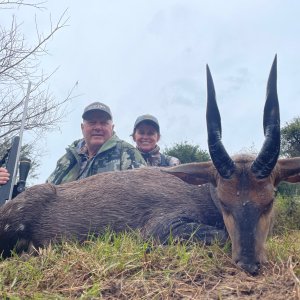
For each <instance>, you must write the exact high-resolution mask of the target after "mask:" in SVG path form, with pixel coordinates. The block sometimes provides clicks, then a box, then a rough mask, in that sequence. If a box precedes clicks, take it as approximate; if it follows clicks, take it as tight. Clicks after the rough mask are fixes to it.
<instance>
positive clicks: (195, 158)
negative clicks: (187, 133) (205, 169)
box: [164, 141, 210, 163]
mask: <svg viewBox="0 0 300 300" xmlns="http://www.w3.org/2000/svg"><path fill="white" fill-rule="evenodd" d="M164 154H166V155H171V156H174V157H177V158H178V159H179V160H180V161H181V163H190V162H201V161H209V160H210V156H209V154H208V152H207V151H205V150H201V149H200V147H199V146H197V145H191V144H188V142H186V141H185V142H181V143H176V144H175V145H174V146H173V147H170V148H166V149H165V151H164Z"/></svg>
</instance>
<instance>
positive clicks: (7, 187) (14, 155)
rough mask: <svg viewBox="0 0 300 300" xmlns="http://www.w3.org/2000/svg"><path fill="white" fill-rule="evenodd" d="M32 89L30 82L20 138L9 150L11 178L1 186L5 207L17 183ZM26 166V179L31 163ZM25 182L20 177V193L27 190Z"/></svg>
mask: <svg viewBox="0 0 300 300" xmlns="http://www.w3.org/2000/svg"><path fill="white" fill-rule="evenodd" d="M30 89H31V82H30V81H29V82H28V86H27V94H26V97H25V101H24V110H23V116H22V121H21V126H20V133H19V136H15V137H14V138H13V139H12V144H11V148H10V150H9V153H8V157H7V162H6V169H7V170H8V172H9V174H10V178H9V180H8V182H7V183H6V184H4V185H2V186H0V205H3V204H4V203H5V202H6V201H7V200H11V199H12V196H13V192H14V187H15V183H16V177H17V169H18V165H19V157H20V151H21V145H22V137H23V131H24V128H25V121H26V116H27V107H28V101H29V95H30ZM27 162H28V161H27ZM26 166H27V167H28V170H27V171H25V173H24V171H23V173H24V174H26V177H27V175H28V171H29V168H30V162H29V164H28V163H26ZM26 172H27V173H26ZM22 176H23V174H22ZM25 180H26V178H25ZM25 180H24V176H23V178H22V179H21V176H20V181H21V186H20V189H19V190H20V191H23V190H24V189H25ZM22 186H23V187H22ZM17 192H18V190H17Z"/></svg>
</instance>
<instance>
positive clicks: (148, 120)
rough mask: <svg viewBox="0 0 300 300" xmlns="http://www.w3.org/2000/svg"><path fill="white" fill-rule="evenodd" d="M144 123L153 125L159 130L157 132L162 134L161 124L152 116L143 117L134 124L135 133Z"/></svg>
mask: <svg viewBox="0 0 300 300" xmlns="http://www.w3.org/2000/svg"><path fill="white" fill-rule="evenodd" d="M142 122H146V123H152V124H153V125H154V127H155V128H156V129H157V132H158V133H159V132H160V128H159V123H158V120H157V118H155V117H154V116H152V115H149V114H147V115H142V116H139V117H138V118H137V119H136V121H135V123H134V127H133V132H134V131H135V129H136V128H137V126H138V125H139V124H140V123H142Z"/></svg>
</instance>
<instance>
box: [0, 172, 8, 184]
mask: <svg viewBox="0 0 300 300" xmlns="http://www.w3.org/2000/svg"><path fill="white" fill-rule="evenodd" d="M8 180H9V173H8V172H7V170H6V169H5V168H0V184H1V185H2V184H6V183H7V181H8Z"/></svg>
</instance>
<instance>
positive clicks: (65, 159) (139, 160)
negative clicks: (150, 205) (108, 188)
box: [47, 134, 146, 184]
mask: <svg viewBox="0 0 300 300" xmlns="http://www.w3.org/2000/svg"><path fill="white" fill-rule="evenodd" d="M85 149H86V148H85V142H84V139H81V140H77V141H75V142H73V143H72V145H71V146H69V147H68V148H67V149H66V151H67V152H66V154H65V155H64V156H62V157H61V158H60V159H59V160H58V162H57V166H56V169H55V170H54V172H53V173H52V174H51V175H50V177H49V178H48V179H47V182H49V183H53V184H61V183H65V182H70V181H74V180H77V179H82V178H86V177H88V176H91V175H95V174H97V173H102V172H109V171H121V170H128V169H135V168H139V167H141V166H146V162H145V161H144V159H143V157H142V156H141V154H140V152H139V151H138V150H137V149H136V148H134V147H133V146H132V145H130V144H129V143H127V142H125V141H122V140H120V139H119V138H118V137H117V136H116V135H115V134H114V135H113V136H112V137H111V138H110V139H109V140H108V141H106V142H105V143H104V144H103V145H102V147H101V148H100V149H99V151H98V152H97V154H96V155H95V156H94V157H93V158H92V159H88V157H87V153H86V151H85Z"/></svg>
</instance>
